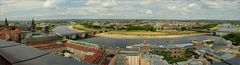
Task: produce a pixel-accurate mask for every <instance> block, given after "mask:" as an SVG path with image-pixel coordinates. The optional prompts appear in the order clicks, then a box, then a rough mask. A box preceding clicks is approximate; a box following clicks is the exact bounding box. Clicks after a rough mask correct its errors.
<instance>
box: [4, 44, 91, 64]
mask: <svg viewBox="0 0 240 65" xmlns="http://www.w3.org/2000/svg"><path fill="white" fill-rule="evenodd" d="M0 56H2V57H4V58H5V59H6V60H7V61H9V62H10V63H11V64H13V65H90V64H84V63H80V62H78V61H76V60H73V59H69V58H64V57H61V56H58V55H54V54H51V53H50V52H44V51H41V50H38V49H35V48H30V47H27V46H26V45H24V44H19V43H14V42H8V41H0Z"/></svg>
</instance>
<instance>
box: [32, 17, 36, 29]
mask: <svg viewBox="0 0 240 65" xmlns="http://www.w3.org/2000/svg"><path fill="white" fill-rule="evenodd" d="M35 28H36V24H35V21H34V18H32V23H31V31H32V32H35Z"/></svg>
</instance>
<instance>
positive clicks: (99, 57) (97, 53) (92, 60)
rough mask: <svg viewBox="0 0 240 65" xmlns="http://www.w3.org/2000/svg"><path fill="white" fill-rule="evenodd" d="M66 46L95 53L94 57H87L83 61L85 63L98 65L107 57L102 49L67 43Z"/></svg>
mask: <svg viewBox="0 0 240 65" xmlns="http://www.w3.org/2000/svg"><path fill="white" fill-rule="evenodd" d="M65 45H66V46H67V47H70V48H73V49H78V50H81V51H85V52H94V55H86V56H85V58H84V60H82V61H83V62H85V63H91V64H98V63H99V62H100V60H102V59H103V58H105V56H106V54H105V52H104V51H102V50H101V49H96V48H87V47H83V46H76V45H73V44H71V43H66V44H65Z"/></svg>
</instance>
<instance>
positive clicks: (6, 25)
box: [4, 18, 9, 28]
mask: <svg viewBox="0 0 240 65" xmlns="http://www.w3.org/2000/svg"><path fill="white" fill-rule="evenodd" d="M8 27H9V26H8V21H7V18H5V23H4V28H8Z"/></svg>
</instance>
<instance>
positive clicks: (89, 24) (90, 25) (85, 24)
mask: <svg viewBox="0 0 240 65" xmlns="http://www.w3.org/2000/svg"><path fill="white" fill-rule="evenodd" d="M82 25H83V26H84V27H87V28H96V29H100V28H101V27H100V26H96V25H92V23H83V24H82Z"/></svg>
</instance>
